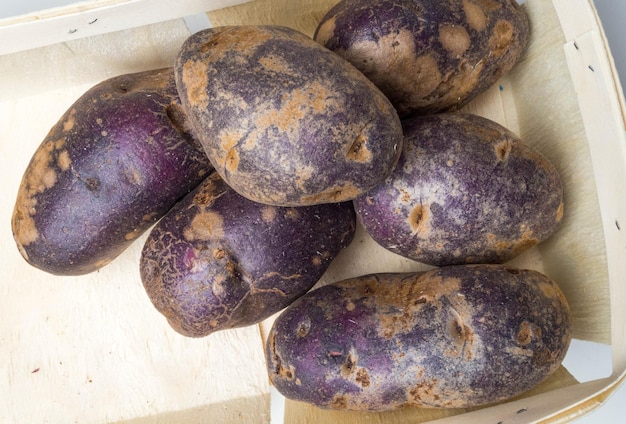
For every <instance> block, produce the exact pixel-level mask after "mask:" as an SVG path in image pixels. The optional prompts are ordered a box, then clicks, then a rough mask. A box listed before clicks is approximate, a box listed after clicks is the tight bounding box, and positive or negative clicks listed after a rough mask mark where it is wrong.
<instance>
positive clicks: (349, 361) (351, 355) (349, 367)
mask: <svg viewBox="0 0 626 424" xmlns="http://www.w3.org/2000/svg"><path fill="white" fill-rule="evenodd" d="M358 361H359V356H358V355H357V354H356V353H355V352H354V351H353V350H351V351H350V352H348V354H347V355H346V358H345V359H344V361H343V363H342V364H341V371H340V372H341V376H342V377H343V378H352V375H353V374H354V373H355V372H356V364H357V362H358Z"/></svg>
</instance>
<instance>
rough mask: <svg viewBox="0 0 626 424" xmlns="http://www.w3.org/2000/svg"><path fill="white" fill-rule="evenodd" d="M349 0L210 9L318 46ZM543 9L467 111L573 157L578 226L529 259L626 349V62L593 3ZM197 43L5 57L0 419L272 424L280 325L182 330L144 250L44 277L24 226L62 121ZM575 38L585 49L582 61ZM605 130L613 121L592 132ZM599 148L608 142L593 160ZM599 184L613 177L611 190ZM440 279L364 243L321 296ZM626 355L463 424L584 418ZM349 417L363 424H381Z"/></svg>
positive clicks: (278, 0)
mask: <svg viewBox="0 0 626 424" xmlns="http://www.w3.org/2000/svg"><path fill="white" fill-rule="evenodd" d="M332 3H334V1H332V0H331V1H329V0H323V1H319V2H315V1H313V0H275V1H270V0H257V1H254V2H251V3H249V4H245V5H241V6H236V7H232V8H227V9H223V10H221V11H219V12H211V13H209V14H208V15H209V18H210V19H211V21H212V22H213V24H214V25H226V24H238V23H247V24H252V23H253V24H258V23H262V24H270V23H277V24H281V25H290V26H294V27H296V28H297V29H299V30H301V31H303V32H305V33H307V34H309V35H312V33H313V30H314V28H315V22H316V21H317V20H318V19H319V18H321V16H322V15H323V14H324V13H325V10H326V9H327V7H328V6H330V5H331V4H332ZM526 7H527V9H528V10H529V13H530V15H531V20H532V21H533V22H535V23H538V24H535V25H533V37H532V41H531V46H530V49H529V51H528V52H527V55H526V57H525V58H524V59H523V60H522V62H521V63H520V64H519V65H518V66H517V68H516V69H515V70H514V71H513V72H512V73H511V74H510V75H509V76H507V77H505V78H504V79H503V80H502V81H500V82H499V83H498V84H497V85H496V86H494V87H493V88H492V89H491V90H490V91H489V92H488V93H486V94H485V95H484V96H482V97H481V98H479V99H477V100H476V101H475V102H473V103H472V104H471V105H470V106H468V108H467V110H468V111H471V112H474V113H477V114H481V115H483V116H487V117H490V118H492V119H494V120H496V121H498V122H500V123H502V124H504V125H505V126H507V127H509V128H510V129H511V130H513V131H515V132H517V133H518V134H520V135H521V136H522V138H523V139H525V140H526V141H527V142H528V143H529V144H531V145H533V146H535V147H536V148H537V149H539V150H540V151H542V152H543V153H544V154H545V155H546V156H548V158H549V159H551V160H552V161H553V162H554V163H555V165H556V166H557V168H558V169H559V171H560V172H561V174H562V176H563V179H564V182H565V190H566V202H567V203H566V214H565V222H564V225H563V227H562V228H561V229H560V230H559V232H558V233H557V234H555V235H554V237H553V238H552V239H551V240H549V241H548V242H546V243H545V244H544V245H542V246H541V247H540V248H536V249H532V250H531V251H529V252H527V253H526V254H524V255H522V256H521V257H520V258H518V259H516V260H515V261H513V263H514V264H515V265H518V266H523V267H530V268H535V269H538V270H541V271H544V272H546V273H547V274H548V275H549V276H551V277H552V278H554V279H555V280H556V281H557V283H559V284H560V285H561V287H563V289H564V291H565V293H566V296H567V297H568V300H569V302H570V305H571V307H572V312H573V315H574V333H575V336H576V337H578V338H582V339H586V340H593V341H600V342H609V341H611V342H612V343H613V344H614V345H615V346H617V347H623V346H624V343H625V341H624V338H625V337H624V335H625V334H626V332H625V331H624V322H625V321H626V320H624V311H625V310H626V301H625V300H624V296H626V283H625V282H624V281H625V279H626V276H625V275H623V274H626V273H623V272H622V271H620V270H621V268H620V267H621V266H622V264H623V263H626V248H624V247H625V246H626V240H624V237H625V235H626V231H623V230H621V231H620V230H617V229H615V227H616V222H621V223H622V227H625V226H626V212H625V211H626V207H624V205H623V204H622V203H623V202H624V200H621V199H620V198H619V197H621V198H624V197H623V195H622V194H621V192H622V190H623V187H624V186H626V181H625V179H626V178H625V175H626V172H625V173H622V172H621V171H622V168H623V166H624V163H626V158H625V157H624V153H623V151H622V150H623V146H622V144H623V143H622V142H623V138H624V134H623V113H622V112H621V110H620V105H621V104H623V98H620V97H617V96H615V92H614V90H615V87H613V88H611V82H612V81H613V78H612V75H611V69H610V66H608V67H607V63H606V62H607V60H608V62H609V64H610V58H608V59H607V57H606V55H605V52H604V51H603V50H602V47H603V46H602V42H601V41H602V37H601V32H599V30H598V28H597V23H596V21H595V19H593V18H592V17H590V15H589V13H590V4H589V2H588V1H587V0H553V1H547V0H541V1H540V0H529V1H527V2H526ZM581 16H584V17H585V18H584V19H583V18H581ZM581 19H582V21H581ZM573 22H575V23H576V25H578V23H579V22H582V23H583V24H584V25H585V26H580V27H579V28H585V31H584V32H583V33H577V32H576V31H573V30H572V28H576V25H574V24H573ZM563 23H565V24H566V25H563ZM562 28H565V29H566V31H565V32H564V31H563V30H562ZM187 36H188V31H187V29H186V28H185V26H184V25H183V24H182V22H180V21H173V22H165V23H162V24H158V25H153V26H148V27H142V28H137V29H134V30H128V31H123V32H121V33H113V34H108V35H102V36H96V37H90V38H85V39H81V40H75V41H72V42H68V43H64V44H57V45H53V46H50V47H46V48H41V49H36V50H32V51H28V52H23V53H17V54H11V55H5V56H0V74H1V75H2V76H3V78H2V79H0V134H2V136H1V140H0V172H2V173H3V175H2V176H3V178H2V180H1V183H0V184H1V187H2V195H3V199H4V200H3V202H2V204H1V206H0V222H2V223H4V224H3V225H0V248H1V251H0V258H1V259H0V261H1V266H0V314H1V316H0V318H1V319H0V400H1V401H0V422H44V421H45V420H47V421H48V422H74V421H76V422H81V423H83V422H94V423H99V422H124V421H126V422H131V423H166V422H183V423H195V422H198V423H199V422H206V421H211V422H244V423H248V422H249V423H257V422H262V423H264V422H268V421H269V386H268V383H267V378H266V374H265V365H264V360H263V349H262V334H263V333H264V332H265V331H266V330H267V326H268V325H270V324H271V319H270V320H268V321H267V322H266V323H264V324H263V325H262V326H260V328H261V331H259V328H257V327H249V328H246V329H241V330H233V331H228V332H223V333H221V334H220V333H216V334H214V335H213V336H210V337H209V338H205V339H200V340H190V339H186V338H183V337H182V336H178V335H176V334H175V333H173V332H172V331H171V330H170V329H169V327H168V326H167V324H166V323H165V322H164V320H163V319H162V317H161V316H160V315H158V313H157V312H156V311H155V310H154V309H153V308H152V306H151V305H150V304H149V301H148V300H147V298H146V296H145V293H144V292H143V288H142V287H141V283H140V281H139V279H138V270H137V266H138V265H137V264H138V257H139V250H140V247H141V242H142V240H143V238H142V239H140V240H139V241H138V242H137V243H136V244H135V245H134V246H132V247H131V248H130V249H129V250H128V251H127V252H125V253H124V254H123V255H122V256H121V257H119V258H118V259H116V260H115V261H114V262H113V263H111V264H110V265H108V266H107V267H105V268H104V269H102V270H101V271H100V272H97V273H95V274H93V275H89V276H84V277H74V278H62V277H51V276H48V275H46V274H43V273H41V272H39V271H36V270H34V269H32V268H31V267H29V266H28V265H27V264H26V263H25V262H24V261H23V260H22V259H21V257H20V256H19V254H18V252H17V249H16V248H15V246H14V243H13V240H12V236H11V232H10V224H9V222H10V215H11V211H12V207H13V202H14V199H15V194H16V191H17V187H18V184H19V179H20V178H21V175H22V173H23V171H24V169H25V167H26V164H27V163H28V161H29V159H30V157H31V155H32V153H33V151H34V149H35V148H36V146H37V145H38V144H39V142H40V141H41V139H42V138H43V137H44V136H45V134H46V133H47V131H48V129H49V128H50V127H51V126H52V125H53V124H54V122H56V120H57V119H58V117H59V116H60V114H61V113H63V112H64V111H65V110H66V108H67V107H68V106H69V105H70V104H71V103H72V102H73V101H74V100H75V99H76V98H77V97H78V96H79V95H80V94H82V92H84V91H85V90H86V89H87V88H89V87H90V86H91V85H93V84H94V83H96V82H98V81H100V80H102V79H104V78H107V77H111V76H114V75H118V74H120V73H125V72H133V71H139V70H144V69H150V68H156V67H160V66H168V64H171V63H173V62H172V61H173V57H174V56H175V54H176V51H177V49H178V47H179V46H180V44H181V43H182V41H183V40H184V39H185V38H186V37H187ZM575 42H577V46H578V48H583V49H584V50H583V53H584V55H583V56H582V59H581V58H580V57H579V56H576V51H579V50H577V49H576V48H575V47H574V44H573V43H575ZM587 49H589V50H587ZM588 60H595V62H594V63H593V64H592V66H593V67H594V69H595V73H594V74H589V73H585V72H584V69H587V70H589V69H588V68H587V61H588ZM589 64H591V63H589ZM572 75H573V76H572ZM611 94H612V95H613V97H611V96H610V95H611ZM607 97H611V99H612V100H611V102H609V103H610V105H609V106H608V109H607V106H603V105H605V104H606V100H607ZM581 102H585V103H584V104H583V106H581ZM616 104H617V106H616ZM593 111H596V115H593V114H592V115H591V118H590V117H589V115H588V113H589V112H593ZM597 111H600V112H599V113H600V114H601V115H600V116H598V114H597V113H598V112H597ZM594 122H596V123H597V122H602V123H601V124H600V125H596V127H593V126H590V125H592V124H593V123H594ZM592 127H593V128H595V129H594V130H593V131H590V128H592ZM594 131H595V132H594ZM620 131H621V134H620ZM590 142H593V143H597V144H594V146H595V147H594V146H592V147H591V148H590V146H589V143H590ZM620 143H622V144H620ZM598 146H602V147H598ZM620 146H621V147H620ZM599 152H600V153H602V152H604V156H602V155H600V156H598V153H599ZM594 160H595V162H594ZM602 161H604V162H602ZM612 164H617V166H613V165H612ZM613 169H615V170H617V171H615V172H613V171H611V172H609V170H613ZM594 174H595V175H594ZM598 178H599V180H598ZM596 181H603V185H602V186H601V187H599V189H598V187H596ZM605 183H610V184H608V185H605ZM620 187H621V188H622V189H620ZM598 199H600V200H601V201H602V202H603V204H602V211H601V208H600V205H599V203H598V201H599V200H598ZM625 199H626V198H625ZM605 235H606V237H605ZM607 247H608V249H609V254H608V255H607V251H606V249H607ZM607 258H609V259H610V261H607ZM424 268H425V267H424V265H422V264H418V263H415V262H411V261H408V260H405V259H402V258H399V257H397V256H395V255H393V254H390V253H388V252H386V251H384V250H382V249H381V248H379V247H378V246H376V245H375V244H374V243H373V242H372V241H371V239H369V237H367V236H366V235H364V234H363V233H362V231H360V232H359V233H358V234H357V238H356V239H355V243H353V245H352V246H351V247H350V248H349V249H347V250H346V251H345V252H343V253H342V254H341V255H340V257H339V258H338V259H337V261H335V263H334V264H333V265H332V267H331V269H330V270H329V272H328V273H327V274H326V275H325V276H324V277H323V278H322V280H321V281H320V284H326V283H328V282H331V281H335V280H337V279H341V278H345V277H349V276H353V275H357V274H361V273H367V272H377V271H393V270H413V269H415V270H418V269H424ZM609 275H610V277H611V284H609V280H608V278H609ZM611 302H612V303H611ZM611 319H612V320H613V325H611ZM214 336H215V337H214ZM625 357H626V348H624V349H617V350H615V349H614V358H615V361H614V362H615V363H614V365H615V368H614V369H615V372H616V376H615V377H614V378H612V379H608V380H607V381H597V382H592V383H590V384H585V385H580V384H574V385H571V384H573V383H574V381H573V380H572V378H571V376H569V375H568V374H567V372H566V371H565V370H563V369H561V370H560V371H559V373H558V374H557V375H555V376H554V377H553V378H551V379H550V380H549V381H548V382H546V385H544V386H542V387H541V388H538V390H548V393H547V394H544V395H543V396H536V397H532V398H528V399H526V398H525V399H523V400H521V401H517V402H513V403H511V404H505V405H502V406H499V407H494V408H487V409H481V410H480V411H475V412H473V413H470V414H463V415H460V416H457V418H450V419H449V421H448V420H446V422H476V423H479V422H480V423H482V422H486V421H485V420H489V422H491V421H494V419H495V421H494V422H497V421H498V420H499V419H500V418H501V417H503V416H507V417H508V416H509V415H510V416H511V417H512V419H513V420H515V419H518V420H519V419H523V418H520V416H516V415H515V411H514V410H512V409H511V408H518V409H519V408H520V405H523V406H524V407H525V408H526V407H528V408H529V414H528V415H525V416H523V417H526V416H528V417H530V416H535V417H541V416H548V415H550V414H553V413H554V411H555V410H556V409H563V411H562V412H561V415H560V416H559V418H558V420H559V421H558V422H561V421H567V420H569V419H570V418H572V417H573V416H576V414H577V413H578V412H577V410H576V408H574V409H573V410H568V408H567V406H568V405H571V404H576V403H580V402H582V401H583V400H584V399H585V398H586V397H587V398H590V399H589V400H587V401H586V403H582V404H581V408H591V407H593V406H595V405H597V403H598V402H599V401H601V399H602V396H605V393H602V391H603V389H604V388H606V387H609V386H610V385H611V384H614V383H615V382H616V379H617V375H618V374H620V373H622V372H623V371H624V369H625V368H626V365H624V362H625V361H626V358H625ZM594 393H599V394H598V396H597V397H594ZM593 399H595V401H594V400H593ZM598 399H599V400H598ZM520 402H521V403H520ZM286 411H287V416H286V420H285V422H288V423H290V422H319V421H318V420H319V419H321V418H320V417H322V416H323V413H322V412H320V411H319V410H317V409H314V408H309V407H302V406H299V405H297V404H294V403H292V402H288V403H287V408H286ZM431 412H432V411H428V412H424V411H422V412H421V413H419V412H417V415H414V414H408V415H402V414H406V412H405V411H403V412H401V413H400V414H394V415H388V416H380V417H378V416H377V417H376V418H374V417H371V418H369V419H370V421H369V422H379V421H381V422H383V421H384V422H394V423H395V422H397V423H399V422H408V421H409V418H410V420H411V422H420V421H421V422H423V421H425V420H431V419H434V418H437V417H443V416H445V415H448V414H456V413H458V412H459V411H448V412H444V413H441V412H439V413H437V414H439V415H437V414H435V415H432V414H431ZM507 414H508V415H507ZM542 414H543V415H542ZM409 415H410V417H409ZM209 417H210V419H209ZM335 417H340V418H338V419H337V420H336V421H337V422H341V423H346V424H350V423H352V422H354V423H356V422H362V420H363V419H364V416H363V415H354V414H339V415H336V416H335ZM392 417H394V418H392ZM465 417H467V421H465ZM388 420H392V421H388ZM459 420H461V421H459ZM506 422H509V421H508V420H507V421H506ZM511 422H516V421H511ZM517 422H525V421H517ZM554 422H557V421H554Z"/></svg>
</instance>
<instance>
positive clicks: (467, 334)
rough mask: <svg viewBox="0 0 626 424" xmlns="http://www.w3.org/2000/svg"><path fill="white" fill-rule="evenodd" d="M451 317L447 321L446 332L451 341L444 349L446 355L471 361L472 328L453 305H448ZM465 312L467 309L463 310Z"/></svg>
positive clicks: (473, 336)
mask: <svg viewBox="0 0 626 424" xmlns="http://www.w3.org/2000/svg"><path fill="white" fill-rule="evenodd" d="M449 310H450V313H451V314H452V316H453V319H452V320H450V321H449V322H448V333H449V335H450V337H451V339H452V341H453V343H452V344H451V345H450V348H449V349H448V350H446V351H445V354H446V355H447V356H451V357H454V358H461V359H463V360H466V361H471V360H472V359H473V357H474V353H473V349H472V348H473V344H474V339H475V335H474V332H473V331H472V329H471V328H470V327H469V326H468V325H467V324H465V321H464V319H463V315H462V314H461V313H459V312H458V311H457V310H456V308H455V307H454V306H451V305H450V306H449ZM465 312H466V313H467V312H468V311H465Z"/></svg>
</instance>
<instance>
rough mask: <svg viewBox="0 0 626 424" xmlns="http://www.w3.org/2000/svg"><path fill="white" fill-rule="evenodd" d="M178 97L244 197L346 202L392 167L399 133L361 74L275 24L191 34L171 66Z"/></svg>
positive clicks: (388, 108)
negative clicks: (174, 63) (173, 67)
mask: <svg viewBox="0 0 626 424" xmlns="http://www.w3.org/2000/svg"><path fill="white" fill-rule="evenodd" d="M175 68H176V82H177V86H178V89H179V93H180V96H181V99H182V102H183V105H184V106H185V110H186V111H187V113H188V114H189V117H190V121H191V122H192V124H193V126H194V128H195V129H196V133H197V134H198V137H199V138H200V141H201V142H202V144H203V146H204V148H205V150H206V152H207V155H208V156H209V159H210V160H211V162H212V163H213V165H214V166H215V169H216V171H217V172H218V173H219V174H220V175H221V176H222V178H223V179H224V180H225V181H226V182H227V183H228V184H229V185H230V186H231V187H233V189H235V190H236V191H237V192H238V193H239V194H241V195H242V196H244V197H247V198H248V199H250V200H253V201H256V202H259V203H265V204H270V205H276V206H307V205H313V204H319V203H330V202H341V201H347V200H351V199H353V198H354V197H356V196H358V195H359V194H361V193H363V192H365V191H367V190H369V189H370V188H372V187H374V186H375V185H376V184H378V183H379V182H381V181H382V180H383V179H384V178H385V177H386V176H387V175H389V173H390V172H391V170H392V169H393V167H394V166H395V164H396V162H397V159H398V156H399V154H400V149H401V144H402V127H401V124H400V120H399V118H398V115H397V113H396V112H395V110H394V108H393V106H392V105H391V103H390V102H389V100H388V99H387V98H386V97H385V96H384V95H383V94H382V93H381V92H380V90H378V89H377V88H376V87H375V86H374V85H373V84H372V83H371V82H370V81H369V80H368V79H367V78H365V76H364V75H363V74H361V73H360V72H359V71H358V70H357V69H356V68H355V67H354V66H352V65H351V64H350V63H348V62H346V61H345V60H343V59H342V58H341V57H339V56H337V55H335V54H334V53H332V52H330V51H329V50H328V49H325V48H324V47H322V46H320V45H319V44H318V43H316V42H315V41H313V40H312V39H310V38H309V37H307V36H305V35H303V34H301V33H299V32H297V31H295V30H292V29H289V28H285V27H277V26H230V27H218V28H211V29H208V30H204V31H200V32H198V33H195V34H193V35H192V36H191V37H189V39H188V40H187V41H186V42H185V43H184V44H183V46H182V48H181V50H180V53H179V55H178V58H177V61H176V66H175Z"/></svg>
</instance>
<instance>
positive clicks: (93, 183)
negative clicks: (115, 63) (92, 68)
mask: <svg viewBox="0 0 626 424" xmlns="http://www.w3.org/2000/svg"><path fill="white" fill-rule="evenodd" d="M211 170H212V167H211V165H210V162H209V160H208V158H207V157H206V155H205V154H204V152H203V151H202V148H201V146H200V145H199V143H198V142H197V141H196V140H195V139H194V138H193V137H192V136H191V135H190V133H189V132H188V126H187V124H186V122H185V117H184V113H183V112H182V109H181V105H180V102H179V99H178V93H177V91H176V85H175V82H174V70H173V68H165V69H156V70H150V71H144V72H139V73H133V74H126V75H120V76H116V77H113V78H110V79H107V80H105V81H103V82H101V83H99V84H96V85H95V86H93V87H92V88H91V89H89V90H88V91H87V92H85V93H84V94H83V95H82V96H81V97H80V98H78V99H77V100H76V102H75V103H74V104H73V105H72V106H71V107H70V108H69V109H68V110H67V111H66V112H65V113H64V114H63V116H62V117H61V118H60V119H59V121H58V122H57V123H56V124H55V125H54V126H53V127H52V129H51V130H50V132H49V133H48V135H47V136H46V137H45V139H44V140H43V142H42V143H41V145H40V146H39V147H38V149H37V150H36V151H35V153H34V155H33V158H32V159H31V161H30V163H29V164H28V167H27V169H26V170H25V172H24V176H23V179H22V182H21V185H20V187H19V190H18V194H17V199H16V202H15V208H14V212H13V218H12V222H11V223H12V230H13V235H14V238H15V241H16V243H17V246H18V249H19V250H20V252H21V254H22V256H23V257H24V258H25V259H26V260H27V261H28V262H29V263H30V264H31V265H33V266H35V267H37V268H39V269H41V270H43V271H46V272H48V273H52V274H58V275H80V274H86V273H89V272H93V271H95V270H97V269H99V268H101V267H103V266H104V265H106V264H107V263H109V262H110V261H111V260H113V259H114V258H115V257H117V256H118V255H119V254H120V253H121V252H122V251H123V250H124V249H126V248H127V247H128V246H129V245H130V243H131V242H132V241H133V240H135V239H136V238H137V237H138V236H139V235H141V234H142V233H143V232H144V231H146V230H147V229H148V228H149V227H150V226H151V225H152V224H154V223H155V222H156V221H157V220H158V219H159V218H160V217H161V216H162V215H163V214H164V213H165V212H166V211H167V210H168V209H169V208H170V207H172V206H173V205H174V203H175V202H176V201H177V200H178V199H179V198H181V197H182V196H184V195H185V194H186V193H188V192H189V191H190V190H191V189H192V188H193V187H195V186H196V185H197V184H199V183H200V181H202V179H204V178H205V177H206V175H208V173H209V172H210V171H211Z"/></svg>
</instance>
